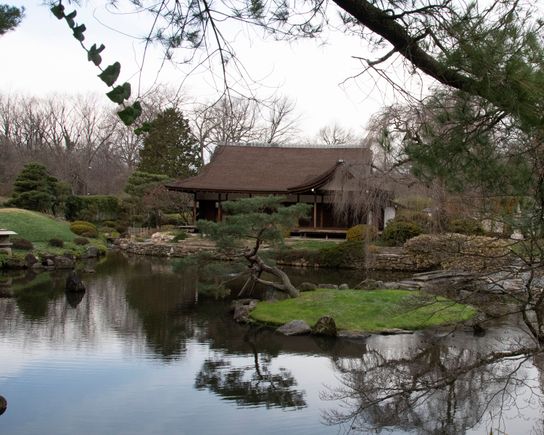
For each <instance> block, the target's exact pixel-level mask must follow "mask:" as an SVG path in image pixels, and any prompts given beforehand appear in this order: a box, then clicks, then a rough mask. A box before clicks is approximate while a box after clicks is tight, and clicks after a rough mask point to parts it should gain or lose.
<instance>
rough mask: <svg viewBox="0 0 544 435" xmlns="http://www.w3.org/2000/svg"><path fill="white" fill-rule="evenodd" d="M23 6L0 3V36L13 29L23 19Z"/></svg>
mask: <svg viewBox="0 0 544 435" xmlns="http://www.w3.org/2000/svg"><path fill="white" fill-rule="evenodd" d="M24 12H25V8H23V7H22V8H17V7H15V6H10V5H3V4H0V36H1V35H3V34H4V33H7V32H9V31H10V30H13V29H15V27H17V26H18V25H19V24H20V23H21V20H22V19H23V16H24Z"/></svg>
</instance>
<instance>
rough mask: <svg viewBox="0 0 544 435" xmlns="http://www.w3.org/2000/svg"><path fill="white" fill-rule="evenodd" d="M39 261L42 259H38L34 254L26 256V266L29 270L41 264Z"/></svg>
mask: <svg viewBox="0 0 544 435" xmlns="http://www.w3.org/2000/svg"><path fill="white" fill-rule="evenodd" d="M39 261H40V259H39V258H38V257H36V256H35V255H34V254H32V253H31V252H29V253H28V254H26V255H25V263H26V266H27V267H29V268H31V267H32V266H34V265H35V264H40V263H39ZM40 266H41V264H40Z"/></svg>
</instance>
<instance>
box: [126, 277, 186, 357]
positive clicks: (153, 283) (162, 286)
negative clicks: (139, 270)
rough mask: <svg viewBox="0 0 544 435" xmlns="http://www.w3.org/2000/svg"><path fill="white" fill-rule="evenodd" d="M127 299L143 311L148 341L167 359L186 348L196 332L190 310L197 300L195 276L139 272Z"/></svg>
mask: <svg viewBox="0 0 544 435" xmlns="http://www.w3.org/2000/svg"><path fill="white" fill-rule="evenodd" d="M126 298H127V301H128V303H129V305H130V307H132V308H133V309H135V310H136V312H137V313H138V314H139V316H140V318H141V320H142V324H143V329H144V331H145V335H146V339H147V342H148V344H149V345H150V346H151V348H152V350H153V352H155V353H156V354H158V355H160V356H162V357H163V358H165V359H170V358H175V357H177V356H179V355H180V354H181V353H183V352H184V351H185V342H186V339H187V338H189V337H192V336H193V334H194V331H193V324H192V321H191V317H190V316H187V312H188V311H189V310H190V309H191V308H192V307H193V306H194V304H195V299H196V284H195V277H194V276H191V275H190V274H185V275H183V276H182V277H181V276H179V275H176V274H172V273H170V274H165V273H160V274H159V273H157V274H149V275H142V274H139V275H138V276H136V277H131V278H130V279H129V281H128V283H127V292H126Z"/></svg>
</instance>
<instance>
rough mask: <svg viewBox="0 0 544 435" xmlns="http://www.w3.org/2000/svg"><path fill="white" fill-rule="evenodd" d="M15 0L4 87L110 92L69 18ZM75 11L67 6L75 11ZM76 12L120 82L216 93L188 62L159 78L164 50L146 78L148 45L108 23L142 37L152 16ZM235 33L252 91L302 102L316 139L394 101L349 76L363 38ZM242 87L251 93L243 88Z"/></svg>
mask: <svg viewBox="0 0 544 435" xmlns="http://www.w3.org/2000/svg"><path fill="white" fill-rule="evenodd" d="M10 3H11V4H14V5H17V6H25V8H26V16H25V19H24V20H23V23H22V24H21V25H20V26H19V27H18V28H17V29H16V30H15V31H12V32H9V33H8V34H6V35H4V36H3V37H1V38H0V54H1V58H2V59H3V61H2V67H1V68H0V91H1V92H3V93H6V92H11V93H18V92H22V93H25V94H27V95H47V94H50V93H61V94H74V93H87V92H97V93H104V92H106V91H107V89H106V86H105V85H104V84H103V83H102V82H101V81H100V80H99V79H98V78H97V77H96V75H97V72H98V71H97V70H96V68H95V67H94V65H92V64H91V63H89V62H87V59H86V53H85V52H84V51H83V50H82V48H81V47H80V46H79V44H78V42H77V41H76V40H75V39H74V38H73V37H72V36H71V32H70V30H69V29H68V27H67V26H66V24H65V22H64V21H59V20H57V19H56V18H55V17H54V16H53V15H52V14H51V13H50V12H49V9H48V7H46V6H43V5H41V4H40V3H39V2H36V3H34V4H32V3H30V2H28V1H27V2H22V1H11V2H10ZM71 8H72V5H67V10H68V11H69V10H70V9H71ZM76 9H77V10H78V17H77V18H76V21H77V22H79V23H84V24H85V25H86V27H87V32H86V33H85V35H86V41H85V43H86V44H87V45H92V43H95V42H96V43H98V44H100V43H104V44H105V45H106V50H105V51H104V52H103V58H104V64H108V63H112V62H113V61H119V62H121V65H122V73H121V79H122V80H129V81H130V82H131V84H132V86H133V89H137V88H138V87H140V89H141V92H145V91H146V90H147V89H149V88H150V87H151V86H152V85H153V84H154V83H162V84H166V85H168V86H170V87H172V88H174V89H179V90H180V92H181V93H182V94H183V95H185V96H186V100H187V101H194V100H196V101H201V102H204V101H208V100H213V99H214V98H217V95H218V92H217V88H218V87H219V88H220V80H219V82H217V81H215V82H214V78H213V76H212V75H211V74H210V72H209V71H208V70H207V69H201V70H199V71H197V72H195V73H193V74H192V75H190V76H188V71H189V68H188V67H187V66H177V67H176V66H174V65H172V64H167V65H165V67H164V68H163V69H162V70H161V73H160V75H159V76H158V77H157V71H158V70H159V67H160V65H161V60H162V50H161V49H160V48H159V47H155V48H153V49H151V50H150V51H149V52H148V55H147V58H146V63H145V66H144V69H143V74H142V76H141V77H140V76H139V71H140V64H141V60H142V53H143V48H144V45H143V43H142V42H141V41H139V40H137V39H134V38H131V37H129V36H125V35H123V34H121V33H119V32H117V31H113V30H112V29H110V28H108V27H110V26H111V27H115V28H116V29H120V30H121V31H123V32H126V33H129V34H131V35H132V36H142V35H145V34H146V32H147V31H148V29H149V21H148V20H147V19H146V18H145V17H143V16H141V15H135V14H130V15H112V14H111V13H110V12H108V11H107V10H106V9H105V7H104V6H103V3H102V2H98V1H94V2H93V1H89V2H85V3H84V4H83V6H82V7H77V8H76ZM229 38H231V39H232V40H233V44H234V46H235V48H236V52H237V55H238V57H239V59H240V62H241V63H242V64H243V66H244V68H246V70H247V72H248V76H249V77H251V78H253V79H254V80H256V81H257V83H259V85H258V87H256V86H253V89H258V92H259V93H260V94H263V95H269V94H271V93H272V92H274V91H275V90H277V93H279V94H281V95H286V96H289V97H291V98H292V99H293V100H295V101H296V108H297V112H298V113H299V114H300V115H301V119H300V128H301V133H302V135H304V136H313V135H315V134H316V133H317V131H318V130H319V128H321V127H323V126H325V125H330V124H333V123H337V124H339V125H340V126H342V127H347V128H351V129H353V130H354V131H355V132H357V133H361V132H362V130H363V127H364V126H365V125H366V122H367V121H368V119H369V117H370V116H371V115H372V113H374V112H376V111H377V110H379V108H380V107H382V106H383V105H384V104H386V103H390V102H391V101H392V100H391V92H390V89H388V85H387V84H386V83H385V82H380V83H378V85H377V86H376V83H375V81H374V80H373V79H372V78H371V77H370V76H369V75H363V76H362V77H361V78H359V79H358V80H356V81H355V80H349V77H351V76H354V75H356V74H358V73H359V72H360V70H361V64H360V62H359V61H358V60H356V59H354V58H353V57H352V56H368V50H367V44H366V42H365V41H362V40H360V39H359V38H357V37H353V36H348V35H345V34H342V33H335V34H328V35H326V36H325V39H326V42H325V43H323V41H322V40H321V41H320V40H315V39H312V40H299V41H295V42H291V43H287V42H277V41H272V40H263V39H262V38H260V36H259V35H258V34H256V33H255V32H252V31H248V30H247V29H243V28H238V29H230V33H229ZM218 73H219V72H218V71H216V79H217V78H219V77H217V74H218ZM346 79H348V80H347V82H346ZM343 82H344V84H342V83H343ZM218 83H219V85H218ZM237 88H238V89H240V90H241V91H242V92H245V91H244V87H243V86H241V85H240V86H237ZM249 92H250V91H249V90H248V91H247V93H249ZM104 100H105V101H106V97H105V96H104Z"/></svg>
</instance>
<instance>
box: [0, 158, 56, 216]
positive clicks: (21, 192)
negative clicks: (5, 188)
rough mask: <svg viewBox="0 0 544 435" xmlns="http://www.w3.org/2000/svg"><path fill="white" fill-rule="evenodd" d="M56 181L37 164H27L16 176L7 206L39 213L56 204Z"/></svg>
mask: <svg viewBox="0 0 544 435" xmlns="http://www.w3.org/2000/svg"><path fill="white" fill-rule="evenodd" d="M57 191H58V181H57V179H56V178H55V177H52V176H51V175H49V173H48V172H47V169H46V167H45V166H43V165H40V164H39V163H28V164H27V165H25V167H24V168H23V170H22V171H21V173H20V174H19V175H18V176H17V179H16V180H15V184H14V188H13V196H12V199H11V200H10V201H8V205H9V206H14V207H20V208H24V209H27V210H35V211H41V212H48V211H51V210H52V208H53V206H54V205H55V204H56V203H57Z"/></svg>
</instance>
